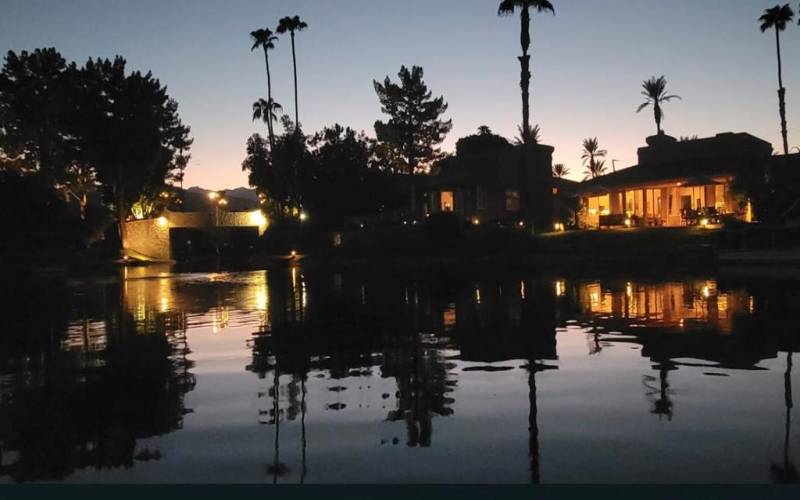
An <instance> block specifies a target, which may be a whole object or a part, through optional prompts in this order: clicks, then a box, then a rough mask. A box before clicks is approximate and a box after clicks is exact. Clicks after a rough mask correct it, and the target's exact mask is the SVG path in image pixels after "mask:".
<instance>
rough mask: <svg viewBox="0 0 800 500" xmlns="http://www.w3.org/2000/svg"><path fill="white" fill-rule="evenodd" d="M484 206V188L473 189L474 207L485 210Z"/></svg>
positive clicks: (485, 204) (485, 206) (485, 205)
mask: <svg viewBox="0 0 800 500" xmlns="http://www.w3.org/2000/svg"><path fill="white" fill-rule="evenodd" d="M486 208H487V203H486V190H485V189H483V188H481V187H479V188H477V189H476V191H475V209H476V210H486Z"/></svg>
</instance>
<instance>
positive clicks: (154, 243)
mask: <svg viewBox="0 0 800 500" xmlns="http://www.w3.org/2000/svg"><path fill="white" fill-rule="evenodd" d="M125 227H126V233H127V234H126V238H125V241H124V242H123V245H122V246H123V248H124V250H125V251H126V253H131V254H132V256H134V257H149V258H151V259H155V260H169V259H170V244H169V224H168V223H167V224H164V223H163V222H162V220H161V219H148V220H137V221H133V222H128V223H127V224H125ZM137 254H138V255H137Z"/></svg>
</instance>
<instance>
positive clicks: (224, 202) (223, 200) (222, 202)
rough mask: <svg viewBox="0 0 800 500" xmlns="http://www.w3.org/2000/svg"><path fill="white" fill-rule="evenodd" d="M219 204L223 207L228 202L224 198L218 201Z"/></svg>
mask: <svg viewBox="0 0 800 500" xmlns="http://www.w3.org/2000/svg"><path fill="white" fill-rule="evenodd" d="M219 204H220V205H222V206H223V207H224V206H225V205H227V204H228V200H226V199H225V198H222V199H221V200H219Z"/></svg>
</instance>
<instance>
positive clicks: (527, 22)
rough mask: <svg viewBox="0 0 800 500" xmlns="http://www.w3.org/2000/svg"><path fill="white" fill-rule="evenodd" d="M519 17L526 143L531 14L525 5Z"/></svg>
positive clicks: (525, 136) (529, 127)
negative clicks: (520, 24)
mask: <svg viewBox="0 0 800 500" xmlns="http://www.w3.org/2000/svg"><path fill="white" fill-rule="evenodd" d="M520 19H521V23H522V26H521V33H520V45H521V46H522V56H520V58H519V63H520V66H521V69H522V74H521V76H520V87H521V89H522V131H523V132H524V135H523V141H524V142H525V143H527V142H528V140H529V137H530V134H529V132H530V130H531V120H530V84H531V71H530V61H531V58H530V55H528V49H529V48H530V45H531V35H530V28H531V15H530V12H529V10H528V7H527V6H526V7H524V8H523V9H522V13H521V15H520Z"/></svg>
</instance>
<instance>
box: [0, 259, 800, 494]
mask: <svg viewBox="0 0 800 500" xmlns="http://www.w3.org/2000/svg"><path fill="white" fill-rule="evenodd" d="M799 295H800V294H799V293H798V287H797V286H795V284H794V283H792V282H774V281H764V282H739V281H736V282H733V281H731V282H726V281H725V280H723V279H714V278H710V277H704V278H702V279H697V278H692V279H686V278H676V279H673V280H665V281H647V280H634V279H630V278H623V279H618V280H613V279H603V280H591V279H582V280H575V279H572V280H562V279H537V278H536V277H535V276H529V275H524V274H514V273H511V272H507V273H496V274H492V273H489V274H484V275H481V276H475V277H468V276H465V275H463V274H450V275H445V274H441V275H431V274H430V273H428V274H425V273H419V274H415V273H406V274H403V275H397V274H394V275H386V276H384V275H381V273H375V272H369V273H366V272H364V273H360V272H355V271H348V272H342V273H334V272H329V271H324V270H319V269H313V268H308V269H306V268H304V267H294V268H290V269H276V270H272V271H268V272H265V271H259V272H247V273H216V274H173V273H172V272H171V270H170V269H169V268H148V269H130V270H128V271H127V272H126V273H125V274H124V275H120V276H119V277H112V278H109V279H104V280H94V281H89V282H84V283H73V284H72V285H70V286H69V287H67V288H66V289H61V288H60V287H57V286H45V287H41V288H36V287H32V288H31V289H23V290H20V291H19V294H17V295H16V296H13V297H8V298H4V299H3V300H4V301H5V304H4V309H3V315H4V318H5V320H4V322H3V325H4V326H3V327H2V330H0V334H2V338H0V451H1V452H2V454H1V455H0V456H1V457H2V461H1V462H0V481H1V482H21V481H65V482H265V483H273V482H275V483H280V484H284V483H303V482H305V483H379V482H392V483H398V482H400V483H406V482H409V483H456V482H469V483H476V482H478V483H483V482H486V483H529V482H541V483H602V482H615V483H620V482H621V483H687V482H688V483H720V482H722V483H726V482H756V483H769V482H773V481H777V482H781V481H787V480H793V479H794V480H796V479H797V473H796V472H795V470H796V469H795V468H794V466H793V465H792V463H793V462H796V461H797V460H798V459H800V443H798V442H797V436H798V433H797V432H796V431H795V430H793V428H792V427H791V418H792V414H791V406H792V401H791V387H792V385H795V386H797V385H798V372H800V370H794V371H793V372H792V371H791V355H790V354H789V352H791V351H792V350H795V351H796V350H797V348H798V346H800V342H798V339H799V338H800V334H799V333H798V319H797V314H798V311H797V307H798V304H800V300H798V299H800V297H799ZM798 426H800V423H798V424H797V425H796V426H795V427H798Z"/></svg>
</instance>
